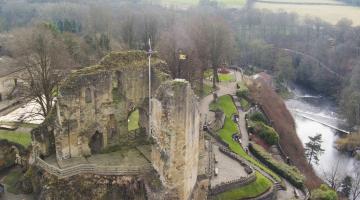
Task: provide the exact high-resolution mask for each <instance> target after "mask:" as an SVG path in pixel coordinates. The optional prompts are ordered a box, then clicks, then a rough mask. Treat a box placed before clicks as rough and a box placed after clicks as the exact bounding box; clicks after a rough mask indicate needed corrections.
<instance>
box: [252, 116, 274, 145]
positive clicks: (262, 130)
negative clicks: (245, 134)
mask: <svg viewBox="0 0 360 200" xmlns="http://www.w3.org/2000/svg"><path fill="white" fill-rule="evenodd" d="M249 125H250V130H251V131H253V132H255V133H256V134H257V135H258V136H259V137H260V138H261V139H263V140H264V141H265V142H266V143H267V144H269V145H274V144H277V143H278V142H279V134H278V133H277V132H276V131H275V130H274V128H272V127H270V126H268V125H266V124H264V123H263V122H260V121H255V122H254V121H253V122H250V123H249Z"/></svg>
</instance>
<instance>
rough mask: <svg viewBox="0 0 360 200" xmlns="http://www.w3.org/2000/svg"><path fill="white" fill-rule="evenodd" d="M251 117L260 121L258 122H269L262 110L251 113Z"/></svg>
mask: <svg viewBox="0 0 360 200" xmlns="http://www.w3.org/2000/svg"><path fill="white" fill-rule="evenodd" d="M249 118H250V119H251V120H252V121H258V122H263V123H265V124H268V120H267V118H266V117H265V115H264V114H263V113H262V112H259V111H256V112H253V113H251V114H250V117H249Z"/></svg>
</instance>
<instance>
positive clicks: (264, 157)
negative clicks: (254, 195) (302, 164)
mask: <svg viewBox="0 0 360 200" xmlns="http://www.w3.org/2000/svg"><path fill="white" fill-rule="evenodd" d="M249 150H250V151H251V152H252V153H253V154H254V156H256V157H257V158H258V159H259V160H260V161H261V162H263V163H264V164H266V165H267V166H268V167H269V168H270V169H272V170H273V171H275V172H276V173H278V174H280V176H282V177H284V178H285V179H286V180H288V181H289V182H290V183H291V184H293V185H294V186H295V187H297V188H303V186H304V177H303V175H302V174H301V173H300V171H299V170H298V169H297V168H296V167H295V166H289V165H287V164H285V163H283V162H279V161H277V160H275V159H274V158H273V157H272V156H271V154H270V153H268V152H267V151H266V150H265V149H264V148H262V147H261V146H260V145H257V144H250V145H249Z"/></svg>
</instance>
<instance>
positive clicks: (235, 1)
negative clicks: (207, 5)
mask: <svg viewBox="0 0 360 200" xmlns="http://www.w3.org/2000/svg"><path fill="white" fill-rule="evenodd" d="M161 2H162V3H169V4H174V5H186V6H189V5H191V6H195V5H198V4H199V0H161ZM217 2H219V3H220V5H224V6H242V5H244V4H245V0H217Z"/></svg>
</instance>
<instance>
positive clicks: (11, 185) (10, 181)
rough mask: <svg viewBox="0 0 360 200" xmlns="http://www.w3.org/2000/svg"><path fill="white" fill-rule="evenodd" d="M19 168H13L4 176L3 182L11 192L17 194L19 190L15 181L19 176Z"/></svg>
mask: <svg viewBox="0 0 360 200" xmlns="http://www.w3.org/2000/svg"><path fill="white" fill-rule="evenodd" d="M21 175H22V173H21V170H17V169H16V170H13V171H11V172H10V173H9V174H8V175H7V176H6V177H5V178H4V183H5V184H6V186H7V190H8V191H9V192H11V193H13V194H19V191H18V190H17V189H16V187H15V185H16V183H17V181H19V179H20V178H21Z"/></svg>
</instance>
